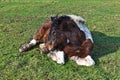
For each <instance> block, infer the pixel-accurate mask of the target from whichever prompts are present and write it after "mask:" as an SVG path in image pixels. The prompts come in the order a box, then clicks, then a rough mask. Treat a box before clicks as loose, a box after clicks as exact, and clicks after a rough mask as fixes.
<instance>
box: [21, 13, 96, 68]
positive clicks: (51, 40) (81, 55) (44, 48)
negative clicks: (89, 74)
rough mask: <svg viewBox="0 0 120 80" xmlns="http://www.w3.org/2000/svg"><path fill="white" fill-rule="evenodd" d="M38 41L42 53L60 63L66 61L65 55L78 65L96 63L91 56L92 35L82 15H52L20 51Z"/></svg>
mask: <svg viewBox="0 0 120 80" xmlns="http://www.w3.org/2000/svg"><path fill="white" fill-rule="evenodd" d="M37 43H39V44H40V48H41V53H45V52H47V53H48V57H50V58H51V59H52V60H54V61H56V62H57V63H58V64H64V63H65V60H64V55H66V56H67V57H68V58H70V59H71V60H73V61H75V62H76V63H77V64H78V65H84V66H92V65H94V64H95V62H94V60H93V59H92V58H91V56H90V53H91V51H92V49H93V39H92V35H91V33H90V31H89V30H88V28H87V27H86V26H85V20H84V19H83V18H81V17H80V16H76V15H66V16H60V17H58V16H55V17H51V20H48V21H47V22H45V23H44V24H43V25H42V26H41V27H40V28H39V29H38V31H37V32H36V34H35V35H34V36H33V39H32V40H31V41H30V43H28V44H25V45H23V46H21V48H20V49H19V51H20V52H25V51H28V50H29V49H31V48H32V47H34V46H35V45H36V44H37ZM41 43H42V44H41Z"/></svg>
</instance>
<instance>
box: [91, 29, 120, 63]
mask: <svg viewBox="0 0 120 80" xmlns="http://www.w3.org/2000/svg"><path fill="white" fill-rule="evenodd" d="M92 35H93V39H94V49H93V53H92V56H93V58H94V59H95V61H96V64H97V65H98V64H99V58H100V57H102V56H106V55H108V54H111V53H114V52H116V51H117V50H118V48H119V47H120V37H111V36H107V35H105V34H103V33H101V32H95V31H93V32H92Z"/></svg>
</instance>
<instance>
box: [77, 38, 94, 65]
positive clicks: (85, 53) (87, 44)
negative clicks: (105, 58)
mask: <svg viewBox="0 0 120 80" xmlns="http://www.w3.org/2000/svg"><path fill="white" fill-rule="evenodd" d="M92 49H93V43H92V42H91V40H90V39H87V40H85V41H84V42H83V44H82V46H81V54H80V55H79V58H78V59H77V60H76V63H77V64H78V65H84V66H92V65H94V64H95V62H94V60H93V59H92V57H91V56H90V53H91V51H92Z"/></svg>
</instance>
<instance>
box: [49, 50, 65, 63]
mask: <svg viewBox="0 0 120 80" xmlns="http://www.w3.org/2000/svg"><path fill="white" fill-rule="evenodd" d="M47 56H48V57H50V58H51V59H52V60H53V61H56V62H57V63H58V64H65V60H64V52H63V51H56V50H55V51H51V52H50V53H49V54H48V55H47Z"/></svg>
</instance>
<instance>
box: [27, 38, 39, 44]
mask: <svg viewBox="0 0 120 80" xmlns="http://www.w3.org/2000/svg"><path fill="white" fill-rule="evenodd" d="M36 43H37V41H36V40H35V39H32V40H31V41H30V43H29V44H33V45H36Z"/></svg>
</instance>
